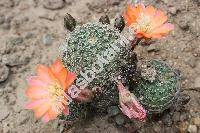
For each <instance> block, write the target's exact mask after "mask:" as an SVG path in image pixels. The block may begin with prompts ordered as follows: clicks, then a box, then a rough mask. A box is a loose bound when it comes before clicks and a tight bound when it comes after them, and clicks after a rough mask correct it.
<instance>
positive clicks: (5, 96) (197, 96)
mask: <svg viewBox="0 0 200 133" xmlns="http://www.w3.org/2000/svg"><path fill="white" fill-rule="evenodd" d="M129 2H130V1H128V0H0V132H1V133H34V132H35V133H46V132H49V133H56V132H66V133H67V132H69V133H73V132H77V133H121V132H122V133H123V132H127V131H122V130H121V129H120V128H118V126H116V125H115V124H113V123H109V122H108V120H107V117H106V116H105V117H98V118H94V119H93V120H92V121H88V122H85V123H84V124H82V125H79V126H76V127H73V128H72V129H70V130H68V131H64V130H63V128H64V126H63V125H62V124H58V120H55V121H52V122H49V123H48V124H43V123H42V122H40V121H39V120H36V119H35V118H34V114H33V112H31V111H28V110H24V109H23V106H24V104H25V103H26V102H27V98H26V97H25V94H24V91H25V89H26V85H27V84H26V77H27V76H28V75H33V74H34V72H35V68H36V65H37V64H38V63H40V64H50V63H52V62H53V60H55V59H56V58H57V56H58V55H59V53H58V47H59V45H60V44H62V43H63V42H64V41H65V39H66V37H67V34H68V31H67V30H65V29H64V27H63V18H64V15H65V14H66V13H70V14H71V15H72V16H73V17H74V18H75V19H76V20H77V22H78V24H83V23H87V22H95V21H98V19H99V18H100V16H101V15H103V14H107V15H108V16H109V17H110V18H111V20H112V21H113V20H114V18H115V16H116V15H119V14H121V13H122V12H123V10H124V9H125V8H126V5H127V3H129ZM142 2H144V3H145V5H149V4H151V5H153V6H155V7H157V8H160V9H162V10H164V11H165V12H166V14H167V16H168V17H169V21H170V22H171V23H173V24H174V25H175V30H174V32H173V33H171V34H170V35H169V36H168V37H166V38H164V39H162V40H159V41H156V42H155V45H151V46H149V47H148V46H146V47H142V46H139V47H137V48H136V50H135V51H136V53H137V55H138V58H139V59H140V60H145V59H152V58H155V59H162V60H165V61H166V62H167V63H168V64H169V65H171V66H173V67H174V68H176V69H178V70H180V71H181V74H182V78H181V85H182V90H183V91H184V93H187V94H189V95H190V96H191V101H190V102H189V103H188V104H187V105H186V106H185V108H182V109H180V110H178V111H176V112H175V113H174V114H173V115H170V114H167V115H164V116H162V117H161V118H160V119H159V120H157V121H153V122H151V123H150V124H148V125H145V126H142V127H141V128H140V129H138V130H137V131H136V129H134V130H133V129H132V131H135V132H144V133H175V132H182V133H186V132H191V133H200V93H199V91H200V36H199V35H200V1H199V0H144V1H142ZM121 119H123V118H120V120H119V121H123V120H121Z"/></svg>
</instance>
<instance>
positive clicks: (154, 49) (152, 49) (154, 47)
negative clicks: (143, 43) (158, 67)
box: [147, 45, 160, 52]
mask: <svg viewBox="0 0 200 133" xmlns="http://www.w3.org/2000/svg"><path fill="white" fill-rule="evenodd" d="M159 50H160V49H159V48H158V46H156V45H150V46H148V48H147V51H148V52H158V51H159Z"/></svg>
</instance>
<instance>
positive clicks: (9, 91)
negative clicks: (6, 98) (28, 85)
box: [5, 86, 14, 93]
mask: <svg viewBox="0 0 200 133" xmlns="http://www.w3.org/2000/svg"><path fill="white" fill-rule="evenodd" d="M13 90H14V88H13V87H11V86H7V87H6V88H5V92H7V93H11V92H13Z"/></svg>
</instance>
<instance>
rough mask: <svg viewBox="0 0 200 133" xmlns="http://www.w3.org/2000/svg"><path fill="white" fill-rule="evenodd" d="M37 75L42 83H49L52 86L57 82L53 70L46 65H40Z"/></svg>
mask: <svg viewBox="0 0 200 133" xmlns="http://www.w3.org/2000/svg"><path fill="white" fill-rule="evenodd" d="M37 74H38V76H39V78H40V79H41V80H42V81H44V82H47V83H48V84H52V83H53V82H54V81H55V77H54V75H53V73H52V71H51V69H50V68H48V67H46V66H44V65H38V67H37Z"/></svg>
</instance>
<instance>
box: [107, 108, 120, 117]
mask: <svg viewBox="0 0 200 133" xmlns="http://www.w3.org/2000/svg"><path fill="white" fill-rule="evenodd" d="M119 113H120V110H119V108H118V107H117V106H110V107H108V116H109V117H112V116H116V115H118V114H119Z"/></svg>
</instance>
